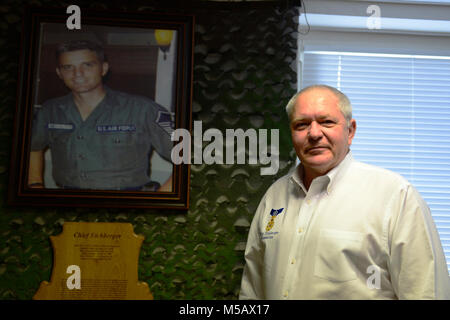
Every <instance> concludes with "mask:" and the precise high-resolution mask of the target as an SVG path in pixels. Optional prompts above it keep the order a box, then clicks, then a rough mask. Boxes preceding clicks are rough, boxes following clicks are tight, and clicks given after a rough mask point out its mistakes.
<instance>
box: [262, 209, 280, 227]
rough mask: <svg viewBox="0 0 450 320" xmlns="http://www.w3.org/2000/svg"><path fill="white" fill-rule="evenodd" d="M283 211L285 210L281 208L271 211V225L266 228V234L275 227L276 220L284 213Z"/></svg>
mask: <svg viewBox="0 0 450 320" xmlns="http://www.w3.org/2000/svg"><path fill="white" fill-rule="evenodd" d="M283 210H284V208H281V209H272V210H270V216H271V218H270V221H269V223H268V224H267V226H266V232H269V231H270V230H271V229H272V228H273V226H274V224H275V218H276V217H277V216H278V215H279V214H280V213H281V212H283Z"/></svg>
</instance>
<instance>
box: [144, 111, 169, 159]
mask: <svg viewBox="0 0 450 320" xmlns="http://www.w3.org/2000/svg"><path fill="white" fill-rule="evenodd" d="M150 114H151V116H150V119H149V121H148V122H147V125H148V127H149V132H150V135H151V137H152V146H153V147H154V148H155V149H156V151H157V152H158V153H159V154H160V155H161V157H163V158H164V159H165V160H167V161H170V162H171V152H172V147H173V142H172V141H171V139H170V136H171V133H172V132H173V129H174V122H173V119H172V113H171V112H169V111H168V110H167V109H165V108H164V107H162V106H160V105H159V104H157V103H155V102H152V108H151V111H150Z"/></svg>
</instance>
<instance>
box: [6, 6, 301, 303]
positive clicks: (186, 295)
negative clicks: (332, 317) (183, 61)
mask: <svg viewBox="0 0 450 320" xmlns="http://www.w3.org/2000/svg"><path fill="white" fill-rule="evenodd" d="M5 2H6V3H5ZM150 2H151V1H150ZM83 3H87V4H86V5H85V7H86V8H87V7H95V8H110V7H111V6H112V8H115V9H120V10H136V9H142V10H143V11H145V10H152V8H151V6H149V5H148V3H149V1H146V3H147V5H146V6H145V8H143V7H140V6H139V5H136V4H135V5H130V4H127V5H124V4H120V5H117V4H116V2H115V1H103V2H101V1H93V2H84V1H83V2H80V1H78V2H77V4H78V5H80V7H81V8H82V10H83ZM25 4H34V5H38V6H41V5H42V6H45V5H49V4H50V5H53V6H54V5H55V4H54V2H53V1H31V0H30V1H3V2H2V4H1V5H0V14H1V18H0V32H1V36H0V63H1V65H2V70H1V71H0V81H1V84H2V85H1V86H0V101H1V102H0V107H1V108H2V112H1V113H0V122H1V124H0V128H1V129H0V130H1V131H0V146H1V147H0V176H1V180H0V189H1V195H2V202H1V207H0V299H31V298H32V296H33V295H34V293H35V292H36V290H37V289H38V287H39V284H40V282H41V281H42V280H50V275H51V267H52V255H53V252H52V248H51V244H50V240H49V236H50V235H57V234H59V233H61V231H62V225H63V224H64V222H65V221H90V222H95V221H98V222H130V223H131V224H133V226H134V230H135V233H138V234H142V235H144V236H145V241H144V243H143V246H142V249H141V254H140V259H139V279H140V280H141V281H146V282H147V283H148V284H149V286H150V289H151V291H152V293H153V295H154V297H155V299H236V298H237V297H238V294H239V286H240V281H241V276H242V271H243V266H244V248H245V241H246V238H247V232H248V228H249V225H250V222H251V219H252V217H253V214H254V211H255V209H256V207H257V205H258V203H259V201H260V199H261V197H262V196H263V194H264V192H265V191H266V189H267V188H268V186H269V185H270V184H271V183H272V182H273V181H274V180H275V179H277V178H278V177H280V176H282V175H284V174H285V173H286V172H287V170H288V169H289V168H290V166H292V164H293V161H294V153H293V152H292V147H291V142H290V135H289V131H288V129H287V117H286V115H285V111H284V106H285V105H286V103H287V101H288V99H289V97H290V96H292V95H293V94H294V93H295V88H296V85H295V83H296V73H295V71H294V68H295V59H296V32H295V31H296V28H297V25H296V15H297V13H298V11H297V9H295V8H292V9H289V10H286V8H283V7H282V8H274V7H271V8H269V9H267V8H263V7H261V6H257V7H255V8H254V9H251V8H250V7H249V6H243V7H242V8H240V9H235V8H239V6H238V5H234V6H233V7H231V6H230V7H229V8H228V9H227V8H225V7H221V8H220V9H218V8H217V7H214V9H209V8H208V7H207V6H205V7H204V8H201V7H200V6H197V8H195V9H190V12H192V13H194V14H195V16H196V27H195V48H194V68H193V72H194V75H193V79H194V83H193V90H194V94H193V103H192V110H193V119H194V120H201V121H202V122H203V131H205V130H207V129H208V128H218V129H220V130H221V131H222V132H225V129H226V128H242V129H244V130H247V129H249V128H255V129H260V128H266V129H280V170H279V171H278V173H277V174H276V175H272V176H261V175H260V167H261V166H260V165H248V164H242V165H238V164H236V165H205V164H202V165H192V166H191V190H190V204H191V205H190V209H189V210H188V211H187V212H182V211H170V210H156V209H148V210H142V209H118V208H111V209H98V208H33V207H26V208H14V207H8V206H7V205H6V200H5V198H6V191H7V188H8V182H7V181H8V167H9V161H10V160H9V157H10V148H11V138H12V131H13V127H12V126H13V125H12V123H13V118H14V110H15V100H16V97H15V92H16V86H17V81H18V79H17V74H18V57H19V50H20V33H21V17H22V10H23V7H24V5H25ZM69 4H70V3H62V4H61V6H63V7H66V6H67V5H69ZM114 4H116V6H115V7H114ZM125 6H127V7H126V8H125ZM231 8H233V9H231ZM179 11H181V12H183V11H186V9H183V10H179ZM269 137H270V134H269ZM206 144H207V143H206ZM247 162H248V161H247Z"/></svg>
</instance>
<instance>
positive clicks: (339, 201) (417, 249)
mask: <svg viewBox="0 0 450 320" xmlns="http://www.w3.org/2000/svg"><path fill="white" fill-rule="evenodd" d="M302 175H303V168H302V165H301V164H300V165H299V166H297V168H296V169H295V170H293V171H291V172H290V173H289V174H287V175H286V176H284V177H282V178H280V179H279V180H277V181H276V182H275V183H274V184H273V185H272V186H271V187H270V188H269V189H268V191H267V192H266V194H265V195H264V197H263V199H262V200H261V202H260V204H259V206H258V209H257V211H256V214H255V217H254V219H253V222H252V225H251V227H250V232H249V236H248V241H247V247H246V251H245V259H246V266H245V269H244V275H243V278H242V284H241V292H240V299H450V278H449V275H448V271H447V264H446V261H445V257H444V253H443V250H442V246H441V242H440V240H439V235H438V233H437V230H436V227H435V225H434V222H433V219H432V217H431V214H430V210H429V208H428V206H427V204H426V203H425V201H424V200H423V199H422V197H421V196H420V195H419V193H418V192H417V191H416V189H415V188H414V187H413V186H412V185H411V184H410V183H409V182H408V181H407V180H406V179H404V178H403V177H401V176H400V175H398V174H396V173H393V172H391V171H388V170H385V169H381V168H378V167H375V166H372V165H368V164H364V163H361V162H358V161H355V160H353V158H352V156H351V153H350V152H349V154H348V155H347V156H346V158H345V159H344V160H343V161H342V162H341V163H340V164H339V165H338V166H337V167H336V168H334V169H333V170H331V171H330V172H329V173H328V174H326V175H324V176H320V177H317V178H316V179H314V180H313V182H312V183H311V186H310V188H309V190H306V188H305V187H304V185H303V183H302ZM280 209H282V210H280Z"/></svg>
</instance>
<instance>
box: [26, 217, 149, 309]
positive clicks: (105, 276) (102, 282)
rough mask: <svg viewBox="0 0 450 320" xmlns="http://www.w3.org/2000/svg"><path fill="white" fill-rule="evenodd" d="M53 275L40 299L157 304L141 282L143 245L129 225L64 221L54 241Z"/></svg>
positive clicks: (42, 288) (38, 295)
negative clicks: (139, 273)
mask: <svg viewBox="0 0 450 320" xmlns="http://www.w3.org/2000/svg"><path fill="white" fill-rule="evenodd" d="M50 240H51V242H52V246H53V255H54V257H53V270H52V275H51V279H50V283H49V282H48V281H43V282H41V285H40V287H39V289H38V291H37V292H36V294H35V295H34V297H33V299H35V300H152V299H153V296H152V294H151V293H150V290H149V287H148V284H147V283H146V282H140V281H138V260H139V251H140V248H141V245H142V242H143V240H144V237H143V236H141V235H136V234H135V233H134V231H133V226H132V225H131V224H130V223H110V222H65V223H64V226H63V232H62V233H61V234H60V235H58V236H51V237H50Z"/></svg>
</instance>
